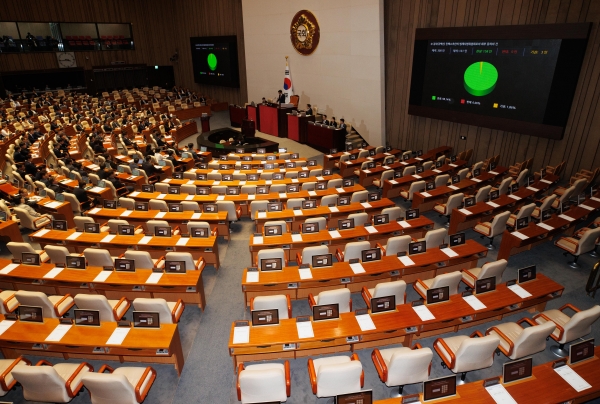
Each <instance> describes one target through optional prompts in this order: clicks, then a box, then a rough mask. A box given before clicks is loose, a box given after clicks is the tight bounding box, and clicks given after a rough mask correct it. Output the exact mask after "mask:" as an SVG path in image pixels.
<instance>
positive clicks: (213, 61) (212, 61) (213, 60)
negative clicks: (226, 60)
mask: <svg viewBox="0 0 600 404" xmlns="http://www.w3.org/2000/svg"><path fill="white" fill-rule="evenodd" d="M206 60H207V61H208V67H209V68H210V70H213V71H214V70H215V69H216V68H217V57H216V56H215V54H214V53H209V55H208V58H206Z"/></svg>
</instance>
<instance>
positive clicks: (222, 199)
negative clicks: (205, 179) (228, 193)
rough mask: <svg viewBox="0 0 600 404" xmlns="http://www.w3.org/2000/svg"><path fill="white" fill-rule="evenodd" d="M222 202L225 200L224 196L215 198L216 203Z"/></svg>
mask: <svg viewBox="0 0 600 404" xmlns="http://www.w3.org/2000/svg"><path fill="white" fill-rule="evenodd" d="M224 200H225V195H219V196H217V201H224Z"/></svg>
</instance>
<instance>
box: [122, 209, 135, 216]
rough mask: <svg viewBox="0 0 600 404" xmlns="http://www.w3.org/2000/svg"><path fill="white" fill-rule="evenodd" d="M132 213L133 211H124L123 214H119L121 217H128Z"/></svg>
mask: <svg viewBox="0 0 600 404" xmlns="http://www.w3.org/2000/svg"><path fill="white" fill-rule="evenodd" d="M132 212H133V210H126V211H125V212H123V213H121V216H129V215H131V213H132Z"/></svg>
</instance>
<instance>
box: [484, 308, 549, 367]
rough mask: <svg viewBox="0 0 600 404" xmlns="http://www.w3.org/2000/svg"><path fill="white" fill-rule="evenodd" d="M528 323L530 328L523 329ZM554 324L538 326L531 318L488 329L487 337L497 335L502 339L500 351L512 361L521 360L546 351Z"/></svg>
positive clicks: (499, 346) (547, 323)
mask: <svg viewBox="0 0 600 404" xmlns="http://www.w3.org/2000/svg"><path fill="white" fill-rule="evenodd" d="M523 323H527V324H529V325H530V327H526V328H525V327H523V326H522V324H523ZM554 328H555V327H554V323H552V322H551V321H548V322H546V323H545V324H537V323H536V322H534V321H533V320H531V319H529V318H526V317H525V318H522V319H520V320H519V321H517V322H516V323H514V322H509V323H503V324H498V325H495V326H492V327H490V328H488V329H487V331H486V332H485V333H486V335H495V336H497V337H498V338H499V339H500V345H498V349H499V350H500V351H501V352H502V353H503V354H504V355H506V356H508V357H509V358H510V359H513V360H514V359H519V358H523V357H525V356H529V355H533V354H535V353H538V352H540V351H543V350H544V349H546V339H547V338H548V337H549V336H550V334H552V331H554Z"/></svg>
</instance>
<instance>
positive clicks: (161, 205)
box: [148, 199, 169, 212]
mask: <svg viewBox="0 0 600 404" xmlns="http://www.w3.org/2000/svg"><path fill="white" fill-rule="evenodd" d="M148 208H149V209H150V210H161V211H163V212H167V211H168V210H169V206H168V205H167V202H165V201H163V200H160V199H150V202H149V203H148Z"/></svg>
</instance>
